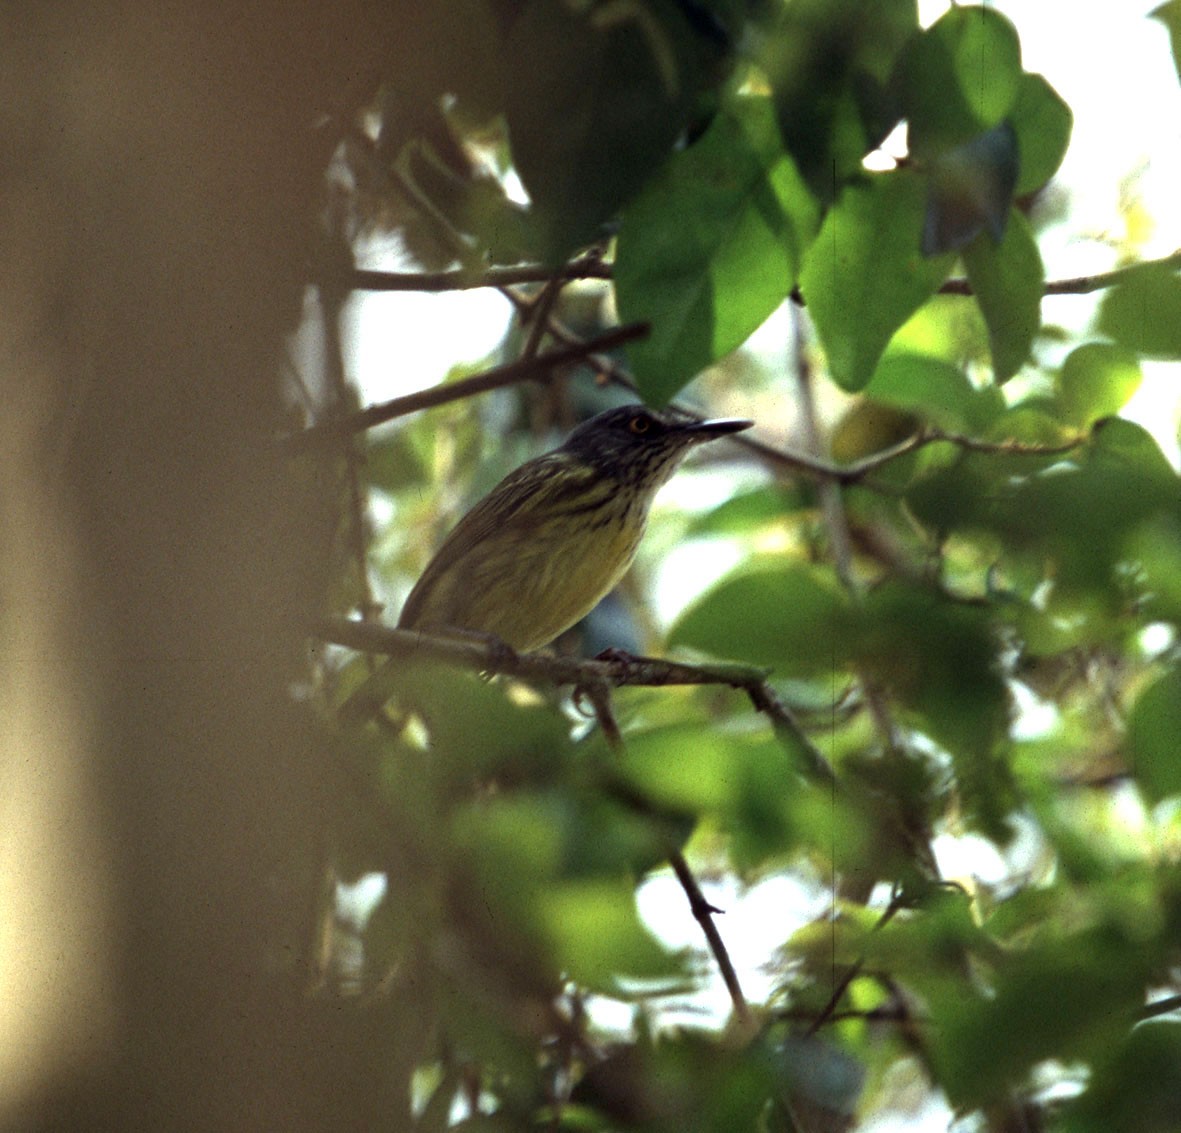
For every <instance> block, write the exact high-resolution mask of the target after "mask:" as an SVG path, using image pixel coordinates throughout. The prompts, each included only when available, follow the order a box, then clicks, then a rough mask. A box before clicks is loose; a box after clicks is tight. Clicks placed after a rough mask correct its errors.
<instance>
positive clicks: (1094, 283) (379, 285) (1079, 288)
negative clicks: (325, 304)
mask: <svg viewBox="0 0 1181 1133" xmlns="http://www.w3.org/2000/svg"><path fill="white" fill-rule="evenodd" d="M1149 267H1163V268H1166V269H1170V270H1171V269H1181V249H1178V250H1177V251H1175V252H1172V253H1170V254H1169V255H1167V256H1161V257H1160V258H1158V259H1155V260H1143V261H1141V262H1140V263H1135V264H1127V265H1126V266H1124V267H1119V268H1114V269H1112V270H1111V271H1103V272H1095V273H1093V274H1091V275H1076V276H1071V277H1069V278H1066V279H1052V280H1048V281H1047V282H1046V283H1045V284H1044V286H1043V288H1042V294H1043V295H1089V294H1091V293H1092V292H1094V291H1103V290H1105V289H1106V288H1109V287H1115V286H1117V285H1118V284H1120V283H1124V282H1126V281H1127V279H1128V278H1129V276H1131V275H1133V274H1135V273H1136V272H1137V271H1140V270H1142V269H1144V268H1149ZM613 274H614V269H613V266H612V265H611V264H607V263H604V262H603V261H602V260H601V259H599V258H598V257H595V256H586V257H582V258H580V259H577V260H572V261H571V262H570V263H569V264H566V265H565V266H564V267H561V268H558V269H556V271H555V269H554V268H549V267H545V266H543V265H540V264H524V265H521V266H519V267H495V268H486V269H483V270H480V271H471V270H468V269H466V268H456V269H454V270H451V271H433V272H388V271H370V270H366V269H362V268H358V269H356V270H355V271H354V272H353V273H352V275H351V277H350V279H351V283H352V286H353V287H354V288H356V289H357V290H364V291H431V292H438V291H470V290H474V289H476V288H480V287H511V286H514V285H516V284H522V283H544V282H546V281H547V280H550V279H553V278H554V276H555V275H557V276H559V277H560V278H562V279H567V280H569V279H611V278H612V276H613ZM939 292H940V294H942V295H972V294H974V292H973V290H972V285H971V283H969V282H968V280H966V279H949V280H946V281H945V282H944V283H943V284H942V286H941V287H940V288H939ZM792 298H793V299H794V300H795V301H796V302H797V303H803V302H804V300H803V299H802V298H801V297H800V295H799V293H798V291H793V292H792Z"/></svg>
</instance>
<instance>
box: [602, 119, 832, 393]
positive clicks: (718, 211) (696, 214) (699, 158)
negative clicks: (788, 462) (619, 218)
mask: <svg viewBox="0 0 1181 1133" xmlns="http://www.w3.org/2000/svg"><path fill="white" fill-rule="evenodd" d="M818 223H819V210H818V207H817V205H816V202H815V201H814V200H813V199H812V196H811V194H810V193H809V192H808V190H807V188H806V187H805V186H804V183H803V181H802V180H801V178H800V176H799V174H798V173H797V172H796V169H795V166H794V165H793V164H792V162H791V159H790V158H788V157H787V155H786V154H785V153H784V151H783V145H782V142H781V140H780V137H779V133H778V130H777V128H776V126H775V121H774V115H773V112H772V109H771V105H770V101H769V100H768V99H766V98H756V97H751V98H739V99H736V100H735V101H734V103H733V104H732V105H731V106H729V107H728V108H727V109H726V110H724V111H723V112H722V113H720V114H719V115H718V116H717V117H716V118H715V119H714V121H713V123H712V124H711V126H710V128H709V129H708V130H707V131H706V132H705V134H704V135H703V136H702V137H701V138H700V139H699V140H698V141H697V142H696V143H695V144H694V145H692V146H690V147H689V148H688V149H686V150H684V151H682V152H681V153H678V154H676V155H675V156H674V157H673V158H672V159H671V160H670V161H669V163H668V165H667V166H666V167H665V169H664V170H663V171H662V172H661V174H660V175H659V176H658V177H656V178H655V179H654V180H653V181H652V182H651V183H650V184H649V185H648V186H647V187H646V188H645V190H644V191H643V192H642V193H641V194H640V195H639V196H638V197H637V198H636V200H635V201H633V202H632V204H631V205H630V206H629V207H628V209H627V210H626V212H625V214H624V218H623V226H622V228H621V230H620V233H619V243H618V249H617V252H616V261H615V291H616V297H617V301H618V303H619V310H620V316H621V318H622V319H624V320H625V321H628V322H630V321H634V320H645V321H647V322H649V323H650V324H651V326H652V333H651V335H650V336H649V337H648V339H646V340H645V341H644V342H642V343H639V344H638V345H635V346H633V347H631V348H629V354H630V357H631V360H632V365H633V368H634V370H635V375H636V380H637V382H638V383H639V386H640V390H641V392H642V393H643V395H644V397H645V399H646V400H648V401H649V402H652V403H654V404H658V403H662V402H665V401H667V400H668V399H669V398H671V397H672V396H673V395H674V394H676V393H677V391H678V390H679V389H680V388H681V387H682V386H683V385H685V383H686V382H688V381H689V380H690V379H691V378H692V377H693V376H694V375H695V374H696V373H698V371H700V370H702V369H704V368H705V367H706V366H708V365H709V364H710V363H712V362H715V361H716V360H717V359H718V358H721V357H722V356H723V355H725V354H727V353H729V352H730V351H731V350H733V349H735V348H736V347H738V346H740V345H741V344H742V343H743V342H744V341H745V340H746V339H747V338H748V337H749V336H750V334H751V333H752V332H753V331H754V330H756V329H757V328H758V327H759V326H760V325H761V324H762V323H763V322H764V321H765V320H766V318H767V316H768V315H770V314H771V312H772V311H774V310H775V308H776V307H778V306H779V304H780V303H782V302H783V300H784V299H785V298H786V297H787V295H788V294H789V293H790V291H791V289H792V287H793V286H794V285H795V282H796V277H797V275H798V272H799V267H800V262H801V260H802V258H803V255H804V250H805V248H806V247H807V246H808V244H809V242H810V241H811V240H812V238H813V237H814V235H815V233H816V227H817V225H818Z"/></svg>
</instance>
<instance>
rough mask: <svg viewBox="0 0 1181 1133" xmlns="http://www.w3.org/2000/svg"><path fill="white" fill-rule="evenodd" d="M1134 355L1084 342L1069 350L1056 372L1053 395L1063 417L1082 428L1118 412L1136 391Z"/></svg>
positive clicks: (1138, 377)
mask: <svg viewBox="0 0 1181 1133" xmlns="http://www.w3.org/2000/svg"><path fill="white" fill-rule="evenodd" d="M1141 378H1142V375H1141V373H1140V366H1139V364H1138V363H1137V361H1136V358H1135V356H1134V355H1132V354H1129V353H1128V351H1126V350H1123V349H1121V348H1120V347H1118V346H1112V345H1109V344H1107V343H1102V342H1087V343H1084V344H1083V345H1082V346H1079V347H1078V348H1077V349H1075V350H1073V351H1071V353H1070V354H1069V355H1068V356H1067V358H1066V361H1065V362H1063V363H1062V369H1061V370H1060V371H1059V373H1058V381H1057V387H1058V388H1057V395H1058V401H1059V403H1060V404H1061V405H1062V409H1063V416H1064V417H1065V419H1066V420H1067V421H1069V422H1070V423H1071V424H1074V425H1078V426H1080V427H1081V428H1086V427H1087V426H1089V425H1092V424H1094V423H1095V422H1096V421H1098V420H1099V419H1100V418H1101V417H1110V416H1112V415H1113V414H1116V413H1118V412H1119V411H1120V410H1121V409H1122V408H1123V407H1124V406H1125V405H1126V404H1127V403H1128V400H1129V399H1130V398H1131V396H1132V394H1134V393H1135V392H1136V390H1137V389H1139V388H1140V381H1141Z"/></svg>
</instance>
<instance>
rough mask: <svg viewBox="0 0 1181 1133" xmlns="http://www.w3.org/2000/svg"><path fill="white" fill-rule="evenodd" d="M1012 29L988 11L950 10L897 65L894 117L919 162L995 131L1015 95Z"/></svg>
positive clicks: (1016, 46)
mask: <svg viewBox="0 0 1181 1133" xmlns="http://www.w3.org/2000/svg"><path fill="white" fill-rule="evenodd" d="M1021 75H1022V71H1021V44H1020V41H1019V40H1018V38H1017V32H1016V29H1015V28H1014V27H1013V25H1012V24H1011V23H1010V22H1009V21H1008V20H1007V19H1005V17H1004V16H1002V15H1000V14H998V13H997V12H995V11H994V10H992V9H991V8H983V7H962V8H952V9H951V10H950V11H949V12H947V13H946V14H945V15H944V16H942V17H941V18H940V19H939V20H937V21H936V22H935V23H934V24H932V25H931V27H929V28H928V29H927V30H926V31H925V32H924V33H923V34H922V35H921V36H919V37H917V38H916V39H915V40H914V41H913V42H912V43H911V46H910V47H909V48H908V49H907V51H906V53H905V55H904V57H903V59H902V60H901V62H900V65H899V80H898V82H899V90H900V97H901V100H902V111H903V114H904V116H905V117H906V119H907V122H908V124H909V133H908V137H909V142H910V151H911V153H912V155H913V156H914V157H915V158H917V159H918V160H920V161H927V160H929V159H930V158H932V157H934V156H936V155H938V154H940V153H942V152H944V151H946V150H948V149H950V148H952V147H954V146H957V145H960V144H962V143H963V142H966V141H967V140H968V139H969V138H972V137H974V136H975V135H976V134H979V133H981V132H982V131H984V130H988V129H991V128H992V127H993V126H996V125H998V124H999V123H1000V122H1001V121H1002V119H1004V118H1005V116H1006V115H1007V114H1008V113H1009V111H1010V109H1011V108H1012V107H1013V104H1014V103H1015V102H1016V99H1017V95H1018V92H1019V90H1020V87H1021Z"/></svg>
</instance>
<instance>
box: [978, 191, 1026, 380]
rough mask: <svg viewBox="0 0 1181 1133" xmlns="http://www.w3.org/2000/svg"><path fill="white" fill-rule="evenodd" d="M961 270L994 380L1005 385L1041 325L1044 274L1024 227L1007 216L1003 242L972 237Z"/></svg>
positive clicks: (1016, 215)
mask: <svg viewBox="0 0 1181 1133" xmlns="http://www.w3.org/2000/svg"><path fill="white" fill-rule="evenodd" d="M994 240H995V237H994ZM964 265H965V267H966V268H967V269H968V280H969V281H970V282H971V284H972V289H973V291H975V293H976V302H977V303H978V304H979V305H980V310H981V311H982V312H983V313H984V321H985V322H986V323H987V324H988V344H989V348H990V349H991V351H992V369H993V376H994V378H995V380H996V381H997V382H998V383H1000V382H1005V381H1008V379H1009V378H1011V377H1012V376H1013V375H1014V374H1015V373H1016V372H1017V371H1018V370H1019V369H1021V366H1022V365H1023V364H1024V362H1025V360H1026V359H1027V358H1028V357H1029V351H1030V348H1031V347H1032V346H1033V340H1034V336H1035V335H1036V334H1037V332H1038V327H1039V326H1040V325H1041V313H1042V290H1043V288H1044V286H1045V281H1046V273H1045V269H1044V268H1043V267H1042V257H1041V253H1040V252H1039V251H1038V247H1037V241H1036V240H1034V238H1033V232H1032V231H1031V230H1030V227H1029V222H1028V221H1027V220H1026V219H1025V217H1024V216H1022V214H1021V213H1019V212H1017V211H1016V210H1015V209H1014V210H1012V211H1011V215H1010V216H1009V223H1008V226H1007V228H1006V230H1005V234H1004V238H1003V239H1001V240H998V241H995V242H994V241H993V240H987V239H984V238H983V237H982V236H979V237H977V238H976V240H975V241H973V243H972V244H971V245H970V246H969V247H968V248H966V249H965V251H964Z"/></svg>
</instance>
